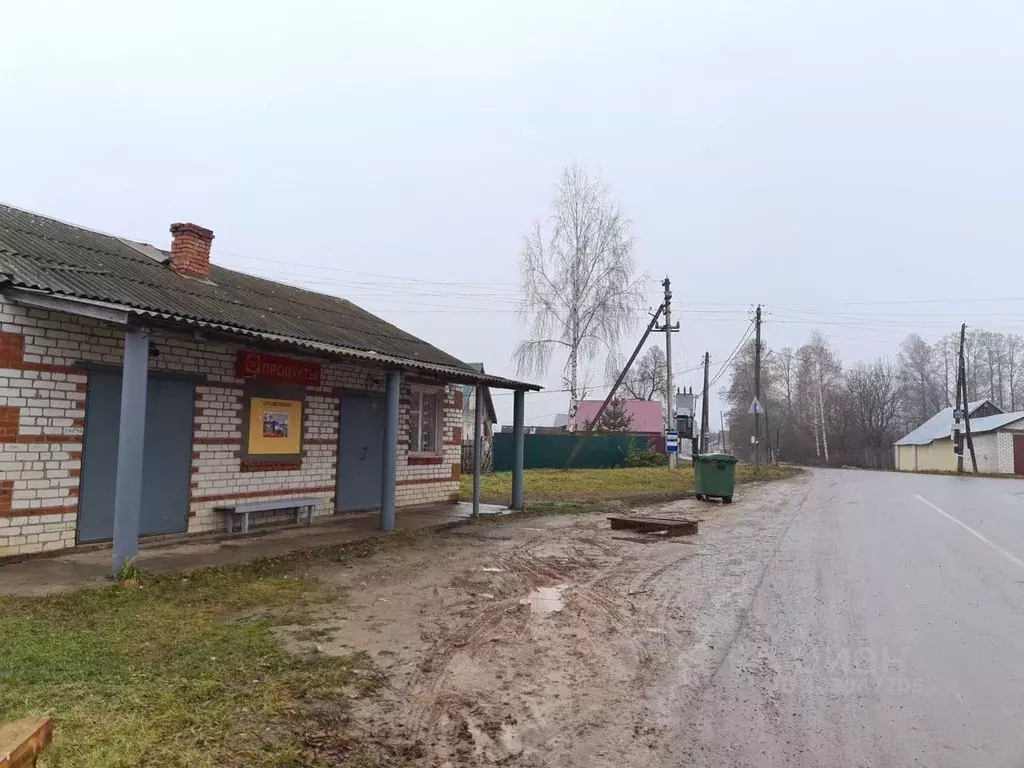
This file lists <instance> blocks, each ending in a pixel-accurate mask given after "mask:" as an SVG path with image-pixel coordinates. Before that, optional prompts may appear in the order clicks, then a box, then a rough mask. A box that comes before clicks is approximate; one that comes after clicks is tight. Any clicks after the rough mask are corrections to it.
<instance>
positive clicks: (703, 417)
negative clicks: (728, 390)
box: [700, 352, 711, 453]
mask: <svg viewBox="0 0 1024 768" xmlns="http://www.w3.org/2000/svg"><path fill="white" fill-rule="evenodd" d="M710 364H711V355H709V354H708V353H707V352H705V353H704V395H703V398H704V400H703V402H702V403H701V406H700V452H701V453H707V452H708V439H709V438H710V437H711V425H710V424H708V367H709V366H710Z"/></svg>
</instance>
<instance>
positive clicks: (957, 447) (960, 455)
mask: <svg viewBox="0 0 1024 768" xmlns="http://www.w3.org/2000/svg"><path fill="white" fill-rule="evenodd" d="M966 332H967V324H966V323H964V324H962V325H961V326H960V354H959V355H958V356H957V365H956V408H955V410H954V411H953V432H954V437H955V441H954V443H953V452H954V453H955V454H956V473H957V474H958V475H962V474H963V473H964V433H963V431H962V430H961V426H962V425H961V424H960V421H961V420H962V419H963V412H962V411H961V410H960V409H961V402H962V400H961V398H960V394H961V392H962V391H963V390H962V387H961V385H962V383H963V380H964V335H965V334H966ZM964 394H965V395H966V393H964ZM964 399H966V398H964Z"/></svg>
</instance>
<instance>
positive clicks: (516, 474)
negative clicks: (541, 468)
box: [512, 389, 526, 509]
mask: <svg viewBox="0 0 1024 768" xmlns="http://www.w3.org/2000/svg"><path fill="white" fill-rule="evenodd" d="M525 410H526V392H525V391H523V390H521V389H517V390H516V391H515V394H514V395H512V442H513V444H514V446H515V458H514V459H513V461H512V509H522V508H523V453H524V449H523V432H524V431H525V430H524V428H523V422H524V421H525Z"/></svg>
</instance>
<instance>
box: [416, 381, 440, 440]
mask: <svg viewBox="0 0 1024 768" xmlns="http://www.w3.org/2000/svg"><path fill="white" fill-rule="evenodd" d="M442 410H443V407H442V401H441V390H439V389H434V388H422V389H421V388H419V387H417V388H414V389H413V390H412V407H411V408H410V410H409V450H410V451H411V452H412V453H440V452H441V412H442Z"/></svg>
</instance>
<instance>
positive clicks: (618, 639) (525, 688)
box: [362, 486, 781, 768]
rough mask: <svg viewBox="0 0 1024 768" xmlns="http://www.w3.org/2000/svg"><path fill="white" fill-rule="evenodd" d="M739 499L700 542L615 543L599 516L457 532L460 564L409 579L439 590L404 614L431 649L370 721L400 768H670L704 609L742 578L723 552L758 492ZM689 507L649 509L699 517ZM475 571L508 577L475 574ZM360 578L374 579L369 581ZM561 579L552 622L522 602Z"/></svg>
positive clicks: (718, 512)
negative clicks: (405, 750)
mask: <svg viewBox="0 0 1024 768" xmlns="http://www.w3.org/2000/svg"><path fill="white" fill-rule="evenodd" d="M745 497H746V498H745V499H744V500H743V501H742V502H741V503H737V504H734V505H732V507H731V508H729V509H726V508H722V509H715V508H711V509H708V510H707V511H708V515H707V518H708V520H707V522H706V525H702V529H701V534H700V535H699V536H698V537H696V540H695V541H694V542H693V543H695V544H696V546H694V545H693V543H690V540H687V541H686V542H685V543H684V542H681V541H679V540H671V539H668V540H658V539H653V540H651V541H646V540H637V541H632V540H629V539H626V540H620V539H618V538H613V537H612V534H611V532H610V530H609V528H608V527H607V523H606V522H605V521H604V519H603V516H602V517H601V518H598V517H596V516H595V517H589V518H582V519H579V520H576V521H573V522H571V523H568V524H567V523H566V521H565V519H564V518H562V519H558V518H554V519H552V520H550V521H542V522H538V521H531V522H530V526H531V528H530V529H528V530H525V529H524V527H520V528H518V529H517V525H516V524H515V523H512V524H509V525H508V527H507V529H505V530H503V534H504V535H502V536H500V537H492V536H481V535H479V534H477V535H475V536H472V537H469V536H466V537H453V539H454V540H457V541H458V545H457V548H456V549H455V550H454V554H450V553H452V552H453V550H452V549H447V548H446V549H443V550H441V551H442V552H443V555H444V556H443V557H441V558H438V561H437V562H432V563H428V564H427V565H426V566H425V567H424V569H423V571H422V572H420V571H416V572H413V573H411V574H410V578H411V579H414V580H416V584H417V585H418V586H417V589H421V590H422V593H426V594H429V593H430V591H432V593H433V595H434V598H433V599H429V598H428V599H426V600H423V602H422V607H420V609H419V613H418V614H415V613H412V612H407V613H412V616H413V617H414V618H412V621H413V622H415V623H416V624H418V625H419V636H420V638H421V640H422V644H423V645H425V647H421V648H418V649H417V650H416V651H415V653H416V656H415V657H414V658H415V659H418V663H411V662H410V661H409V658H408V656H409V654H406V656H405V657H404V659H403V660H404V661H405V663H404V664H402V665H401V666H402V668H403V670H406V671H403V672H402V675H404V679H402V682H401V684H400V685H399V686H397V687H395V688H393V689H391V690H389V691H388V694H387V696H388V700H387V701H386V702H382V706H384V707H385V709H384V711H383V714H380V713H379V712H378V713H377V716H376V717H375V725H377V726H378V727H380V728H382V729H384V730H386V731H390V732H391V733H393V734H394V736H395V737H400V738H402V739H405V740H406V742H407V743H415V744H417V745H419V747H420V749H419V752H418V753H417V755H416V756H415V759H409V758H406V759H403V760H402V761H401V763H400V764H402V765H408V766H417V767H421V766H441V767H442V768H455V767H461V766H486V765H499V764H500V765H515V766H524V767H525V766H530V767H531V768H533V767H534V766H537V767H538V768H540V767H546V766H552V767H553V766H559V768H583V766H587V768H590V766H597V765H602V766H603V765H621V766H633V765H659V764H664V765H668V764H669V763H665V762H664V761H663V760H661V758H660V757H659V750H661V751H664V753H665V754H678V751H677V750H676V749H675V747H676V746H678V745H677V742H678V741H679V739H680V735H679V733H678V732H677V729H675V728H673V727H672V726H671V725H670V724H669V725H667V724H666V710H665V706H667V705H671V704H672V701H673V700H674V701H675V702H677V703H678V702H679V701H681V700H682V699H681V697H683V696H686V695H688V694H687V693H686V691H690V690H693V688H694V686H695V685H696V681H695V680H693V679H691V678H690V677H688V675H689V674H690V673H691V672H692V671H693V670H698V671H699V669H698V667H700V665H701V664H703V661H702V660H703V659H704V657H703V656H701V653H702V652H705V653H706V649H704V648H702V647H701V646H702V642H701V637H702V635H701V633H700V631H699V628H700V624H699V623H698V622H700V621H703V620H704V616H702V615H701V612H702V611H703V612H705V613H706V611H707V610H708V605H709V601H710V605H712V606H718V604H719V603H718V602H716V601H717V600H718V599H719V598H718V594H719V592H721V591H722V590H723V589H724V590H725V598H722V600H723V601H724V600H726V599H728V600H730V601H731V600H733V599H734V597H733V595H732V591H730V590H732V587H731V586H730V585H729V584H728V583H720V582H719V579H720V578H726V579H731V578H738V575H737V574H739V572H740V570H742V569H741V568H740V567H739V565H742V564H743V562H744V561H742V560H737V563H738V564H739V565H737V566H732V565H730V564H729V563H730V558H729V555H730V553H729V551H727V550H725V549H724V547H728V546H731V545H732V543H733V542H734V541H735V540H736V539H737V538H738V539H741V540H746V539H751V540H753V539H754V538H755V536H753V535H752V532H751V531H749V530H745V526H746V527H750V526H755V527H756V526H757V525H758V524H759V523H758V522H757V521H750V522H745V521H744V519H743V517H742V516H743V514H744V510H745V509H749V508H750V506H751V505H755V506H756V505H757V504H759V503H760V501H761V494H759V493H758V492H757V490H756V489H754V488H751V487H749V486H748V490H747V492H746V493H745ZM777 498H781V497H780V496H778V495H777V494H769V496H768V497H766V500H767V501H768V502H769V504H768V506H769V507H771V508H772V509H770V510H769V511H768V512H767V513H766V514H768V515H771V516H774V515H775V511H774V507H775V506H776V500H777ZM697 508H698V507H697V506H695V505H694V504H692V503H683V504H679V503H677V504H670V505H664V506H659V507H651V508H646V509H644V510H643V512H644V513H647V514H655V515H657V516H670V515H674V514H676V513H681V514H687V513H688V514H689V515H690V516H693V512H694V510H695V509H697ZM702 511H703V510H702ZM534 526H536V527H534ZM473 533H476V532H473ZM450 543H451V542H446V544H445V546H446V547H447V545H448V544H450ZM744 546H747V545H744ZM708 547H710V548H711V551H710V552H709V551H708ZM708 555H711V557H708ZM484 565H486V566H487V567H488V568H491V567H493V568H498V569H501V570H500V572H491V571H487V572H484V570H483V566H484ZM369 566H370V564H367V567H366V568H365V570H367V571H370V570H372V568H370V567H369ZM722 569H725V570H724V576H722V575H720V572H722ZM730 574H732V575H730ZM362 578H364V579H366V580H368V581H370V582H371V583H372V580H373V575H372V574H371V575H366V576H362ZM562 584H566V585H569V586H568V587H567V589H566V591H565V593H564V601H565V604H564V608H563V610H562V612H561V613H555V614H551V615H548V616H537V615H532V614H531V612H530V608H528V607H527V606H524V605H521V604H520V600H521V599H522V598H524V597H526V596H527V595H528V594H529V593H530V592H531V591H532V590H535V589H537V588H541V587H552V586H556V585H562ZM442 585H444V586H442ZM439 590H440V591H439ZM701 593H703V595H702V594H701ZM709 594H710V597H709V596H708V595H709ZM737 596H738V595H737ZM413 599H414V600H415V599H416V598H413ZM702 600H703V602H702ZM711 653H712V654H713V653H714V651H712V652H711ZM665 694H668V700H666V699H665V698H664V696H665ZM658 695H661V696H662V697H663V698H662V699H661V700H660V701H657V702H655V701H654V700H653V699H654V698H656V697H657V696H658ZM675 711H676V710H675V709H673V712H675ZM369 714H371V715H372V714H373V713H372V712H371V713H369ZM385 764H387V763H385ZM675 764H678V763H674V764H673V765H675Z"/></svg>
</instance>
